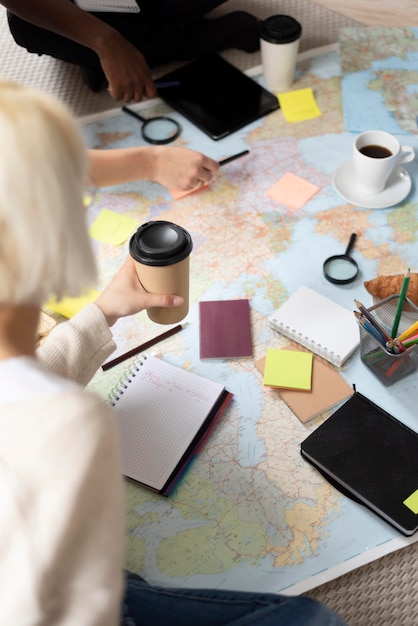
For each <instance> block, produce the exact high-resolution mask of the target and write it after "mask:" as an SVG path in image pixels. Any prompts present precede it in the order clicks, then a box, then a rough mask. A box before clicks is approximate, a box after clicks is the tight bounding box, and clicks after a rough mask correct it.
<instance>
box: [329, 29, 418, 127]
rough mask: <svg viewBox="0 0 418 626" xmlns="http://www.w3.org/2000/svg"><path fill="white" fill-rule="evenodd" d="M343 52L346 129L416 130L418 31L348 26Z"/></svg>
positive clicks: (342, 41)
mask: <svg viewBox="0 0 418 626" xmlns="http://www.w3.org/2000/svg"><path fill="white" fill-rule="evenodd" d="M340 54H341V70H342V74H343V78H342V93H343V101H344V119H345V126H346V129H347V130H351V131H359V132H361V131H364V130H370V129H373V128H380V129H381V130H386V131H387V132H389V133H395V134H397V133H398V134H402V133H411V132H415V131H416V128H417V122H416V115H417V111H418V29H417V28H391V29H385V28H344V29H342V32H341V35H340Z"/></svg>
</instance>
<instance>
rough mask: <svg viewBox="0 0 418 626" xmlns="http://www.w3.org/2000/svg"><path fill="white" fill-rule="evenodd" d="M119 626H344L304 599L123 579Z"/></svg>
mask: <svg viewBox="0 0 418 626" xmlns="http://www.w3.org/2000/svg"><path fill="white" fill-rule="evenodd" d="M126 576H127V577H126V588H125V598H124V601H123V605H122V617H121V626H305V625H306V626H344V624H345V622H344V621H343V620H342V619H341V618H340V617H339V616H338V615H337V614H336V613H333V612H332V611H331V610H330V609H328V608H327V607H326V606H324V605H323V604H320V603H319V602H317V601H316V600H312V599H310V598H304V597H291V596H283V595H275V594H271V593H251V592H250V593H248V592H244V591H226V590H222V589H181V588H175V589H174V588H171V587H154V586H153V585H149V584H148V583H147V582H146V581H145V580H144V579H143V578H141V577H140V576H137V575H136V574H132V573H129V572H128V573H127V575H126Z"/></svg>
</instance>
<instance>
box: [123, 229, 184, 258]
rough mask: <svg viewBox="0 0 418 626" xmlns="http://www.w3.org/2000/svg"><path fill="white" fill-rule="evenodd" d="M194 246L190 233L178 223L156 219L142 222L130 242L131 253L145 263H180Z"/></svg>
mask: <svg viewBox="0 0 418 626" xmlns="http://www.w3.org/2000/svg"><path fill="white" fill-rule="evenodd" d="M192 248H193V242H192V238H191V236H190V234H189V233H188V232H187V230H185V229H184V228H182V227H181V226H177V224H172V223H171V222H164V221H162V220H161V221H155V222H147V223H146V224H142V226H140V227H139V228H138V229H137V231H136V233H135V234H134V235H132V237H131V240H130V242H129V253H130V255H131V256H132V258H133V259H135V261H138V262H139V263H143V264H144V265H173V264H174V263H179V262H180V261H182V260H183V259H185V258H186V257H187V256H189V254H190V252H191V251H192Z"/></svg>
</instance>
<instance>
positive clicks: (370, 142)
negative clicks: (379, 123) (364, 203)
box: [353, 130, 415, 194]
mask: <svg viewBox="0 0 418 626" xmlns="http://www.w3.org/2000/svg"><path fill="white" fill-rule="evenodd" d="M414 158H415V151H414V149H413V148H412V146H401V145H400V143H399V141H398V140H397V139H396V137H394V136H393V135H391V134H389V133H387V132H385V131H383V130H368V131H366V132H364V133H361V135H359V136H358V137H357V138H356V140H355V142H354V151H353V164H354V173H355V177H356V184H357V185H358V187H359V188H360V189H361V190H362V191H363V192H364V193H370V194H377V193H380V192H381V191H383V189H384V188H385V187H386V183H387V181H388V179H389V177H390V175H391V174H392V172H393V171H394V169H395V168H396V167H397V166H398V165H400V164H401V163H408V162H410V161H412V160H413V159H414Z"/></svg>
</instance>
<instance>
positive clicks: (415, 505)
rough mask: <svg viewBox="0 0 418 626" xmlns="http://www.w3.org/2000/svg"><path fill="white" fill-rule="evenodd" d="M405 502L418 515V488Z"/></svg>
mask: <svg viewBox="0 0 418 626" xmlns="http://www.w3.org/2000/svg"><path fill="white" fill-rule="evenodd" d="M403 504H404V505H405V506H407V507H408V509H410V510H411V511H412V513H415V515H418V489H417V490H416V491H414V493H411V495H410V496H409V497H408V498H406V500H404V501H403Z"/></svg>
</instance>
